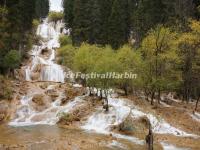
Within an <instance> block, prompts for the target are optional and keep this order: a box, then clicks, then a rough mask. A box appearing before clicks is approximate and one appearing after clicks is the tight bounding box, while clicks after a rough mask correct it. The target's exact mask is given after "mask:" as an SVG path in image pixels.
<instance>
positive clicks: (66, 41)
mask: <svg viewBox="0 0 200 150" xmlns="http://www.w3.org/2000/svg"><path fill="white" fill-rule="evenodd" d="M59 42H60V45H61V46H65V45H69V44H72V39H71V37H70V36H66V35H61V36H60V37H59Z"/></svg>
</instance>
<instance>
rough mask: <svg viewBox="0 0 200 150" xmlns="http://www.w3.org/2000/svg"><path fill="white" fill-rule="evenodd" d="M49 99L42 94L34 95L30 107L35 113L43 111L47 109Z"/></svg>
mask: <svg viewBox="0 0 200 150" xmlns="http://www.w3.org/2000/svg"><path fill="white" fill-rule="evenodd" d="M49 101H50V100H49V97H47V96H46V95H43V94H36V95H34V96H33V98H32V106H33V108H34V109H35V110H36V111H43V110H44V109H46V108H48V107H49V105H50V103H49Z"/></svg>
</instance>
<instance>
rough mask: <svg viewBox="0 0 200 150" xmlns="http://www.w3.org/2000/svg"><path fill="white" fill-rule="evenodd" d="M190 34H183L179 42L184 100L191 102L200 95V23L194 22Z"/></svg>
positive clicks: (191, 24)
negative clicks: (192, 98) (191, 99)
mask: <svg viewBox="0 0 200 150" xmlns="http://www.w3.org/2000/svg"><path fill="white" fill-rule="evenodd" d="M190 29H191V30H190V32H185V33H182V34H181V36H180V37H179V39H178V41H177V45H178V49H179V56H180V58H181V69H182V78H183V85H182V93H183V100H185V101H187V102H188V101H189V99H190V98H191V97H195V98H197V97H198V95H199V89H200V88H199V84H198V83H199V81H200V74H199V72H200V65H199V60H200V51H199V48H200V42H199V41H200V39H199V35H200V22H198V21H195V20H192V21H191V23H190Z"/></svg>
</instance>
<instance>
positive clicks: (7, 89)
mask: <svg viewBox="0 0 200 150" xmlns="http://www.w3.org/2000/svg"><path fill="white" fill-rule="evenodd" d="M12 93H13V92H12V83H11V82H10V80H8V79H7V78H5V77H3V76H1V75H0V100H11V99H12Z"/></svg>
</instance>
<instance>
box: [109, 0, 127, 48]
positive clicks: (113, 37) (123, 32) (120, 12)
mask: <svg viewBox="0 0 200 150" xmlns="http://www.w3.org/2000/svg"><path fill="white" fill-rule="evenodd" d="M126 5H127V1H124V0H114V2H113V5H112V11H111V15H110V17H109V21H108V28H109V34H108V42H109V44H110V45H111V46H112V48H114V49H118V48H119V47H120V46H122V45H123V44H125V43H126V42H127V40H128V37H127V35H128V33H127V31H128V29H127V28H128V24H127V21H126V19H127V13H126V11H125V10H126Z"/></svg>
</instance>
